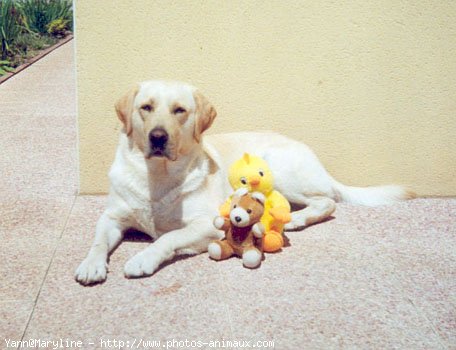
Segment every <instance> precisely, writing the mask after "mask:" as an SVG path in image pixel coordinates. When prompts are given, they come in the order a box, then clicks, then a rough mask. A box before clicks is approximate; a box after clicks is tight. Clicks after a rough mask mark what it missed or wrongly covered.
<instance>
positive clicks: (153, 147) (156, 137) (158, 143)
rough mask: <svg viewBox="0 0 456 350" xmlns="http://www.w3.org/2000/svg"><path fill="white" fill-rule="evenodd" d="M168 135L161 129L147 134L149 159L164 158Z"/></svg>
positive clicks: (155, 129)
mask: <svg viewBox="0 0 456 350" xmlns="http://www.w3.org/2000/svg"><path fill="white" fill-rule="evenodd" d="M168 140H169V135H168V133H167V132H166V130H165V129H163V128H154V129H152V130H151V131H150V132H149V145H150V156H151V157H163V156H166V147H167V145H168Z"/></svg>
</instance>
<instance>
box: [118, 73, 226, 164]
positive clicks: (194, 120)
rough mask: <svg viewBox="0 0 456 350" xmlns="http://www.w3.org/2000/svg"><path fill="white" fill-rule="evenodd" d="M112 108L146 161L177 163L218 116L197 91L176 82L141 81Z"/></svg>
mask: <svg viewBox="0 0 456 350" xmlns="http://www.w3.org/2000/svg"><path fill="white" fill-rule="evenodd" d="M115 107H116V112H117V115H118V117H119V119H120V120H121V121H122V123H123V124H124V132H125V133H126V134H127V135H128V137H130V138H132V140H133V142H134V143H135V144H136V145H137V146H138V148H139V149H140V150H141V151H142V152H143V153H144V156H145V157H146V158H147V159H151V158H155V157H162V158H163V157H165V158H167V159H169V160H173V161H174V160H177V159H178V157H179V156H180V155H183V154H186V153H187V152H188V151H189V150H191V149H192V148H193V146H194V145H195V144H196V143H199V142H200V141H201V135H202V133H203V132H204V131H205V130H206V129H208V128H209V127H210V126H211V125H212V122H213V121H214V118H215V117H216V115H217V112H216V111H215V108H214V107H213V106H212V105H211V104H210V103H209V101H208V100H207V99H206V98H205V97H204V96H203V95H202V94H201V93H200V92H199V91H198V90H196V89H195V88H194V87H193V86H190V85H187V84H184V83H179V82H165V81H147V82H143V83H141V84H139V85H138V86H137V87H135V88H134V89H132V90H130V91H129V92H128V93H127V94H125V95H124V96H123V97H122V98H121V99H120V100H119V101H118V102H117V103H116V105H115Z"/></svg>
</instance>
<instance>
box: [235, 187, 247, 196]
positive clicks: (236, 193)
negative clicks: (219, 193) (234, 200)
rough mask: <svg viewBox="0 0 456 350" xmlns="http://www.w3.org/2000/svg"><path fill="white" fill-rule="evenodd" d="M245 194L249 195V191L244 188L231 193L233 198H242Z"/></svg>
mask: <svg viewBox="0 0 456 350" xmlns="http://www.w3.org/2000/svg"><path fill="white" fill-rule="evenodd" d="M247 193H249V190H248V189H246V188H245V187H241V188H239V189H237V190H236V191H235V192H234V193H233V197H242V196H245V195H246V194H247Z"/></svg>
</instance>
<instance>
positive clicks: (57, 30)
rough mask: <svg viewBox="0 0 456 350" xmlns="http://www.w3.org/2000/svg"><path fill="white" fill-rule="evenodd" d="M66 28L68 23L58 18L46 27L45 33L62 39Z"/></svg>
mask: <svg viewBox="0 0 456 350" xmlns="http://www.w3.org/2000/svg"><path fill="white" fill-rule="evenodd" d="M67 28H68V21H67V20H65V19H63V18H58V19H55V20H53V21H52V22H51V23H49V24H48V25H47V32H48V34H50V35H52V36H56V37H63V36H64V35H65V32H66V30H67Z"/></svg>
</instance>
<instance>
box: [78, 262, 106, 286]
mask: <svg viewBox="0 0 456 350" xmlns="http://www.w3.org/2000/svg"><path fill="white" fill-rule="evenodd" d="M107 271H108V264H107V263H106V260H105V259H103V258H99V257H90V256H88V257H87V258H85V259H84V261H83V262H82V263H81V265H79V267H78V268H77V269H76V272H75V274H74V279H75V280H76V281H78V282H79V283H81V284H83V285H85V286H86V285H88V284H93V283H100V282H103V281H104V280H105V279H106V274H107Z"/></svg>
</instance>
